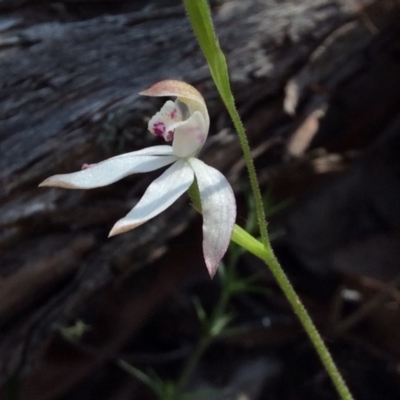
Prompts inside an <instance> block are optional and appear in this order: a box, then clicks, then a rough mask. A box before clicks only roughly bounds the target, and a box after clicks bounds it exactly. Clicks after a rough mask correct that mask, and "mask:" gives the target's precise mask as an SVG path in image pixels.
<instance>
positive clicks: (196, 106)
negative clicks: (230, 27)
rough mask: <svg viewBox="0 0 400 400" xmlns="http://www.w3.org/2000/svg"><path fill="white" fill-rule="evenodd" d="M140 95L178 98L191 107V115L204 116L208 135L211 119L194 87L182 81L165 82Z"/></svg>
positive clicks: (201, 97)
mask: <svg viewBox="0 0 400 400" xmlns="http://www.w3.org/2000/svg"><path fill="white" fill-rule="evenodd" d="M140 94H141V95H144V96H154V97H164V96H176V97H177V98H178V100H180V101H181V102H183V103H185V104H186V105H187V106H188V107H189V110H190V113H191V114H193V113H194V112H195V111H199V112H200V113H201V114H202V115H203V118H204V121H205V126H206V132H207V133H208V129H209V128H210V117H209V115H208V111H207V107H206V104H205V102H204V98H203V96H202V95H201V94H200V92H199V91H198V90H197V89H195V88H194V87H193V86H192V85H189V84H188V83H185V82H181V81H175V80H165V81H161V82H158V83H156V84H154V85H153V86H151V87H150V88H148V89H146V90H144V91H142V92H140Z"/></svg>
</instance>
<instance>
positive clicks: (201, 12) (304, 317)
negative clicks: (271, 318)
mask: <svg viewBox="0 0 400 400" xmlns="http://www.w3.org/2000/svg"><path fill="white" fill-rule="evenodd" d="M184 4H185V8H186V12H187V14H188V17H189V19H190V22H191V24H192V27H193V31H194V33H195V35H196V37H197V40H198V42H199V45H200V47H201V49H202V52H203V54H204V56H205V57H206V60H207V63H208V65H209V67H210V72H211V76H212V78H213V80H214V82H215V85H216V86H217V89H218V92H219V93H220V95H221V98H222V100H223V102H224V104H225V106H226V108H227V110H228V112H229V115H230V117H231V119H232V122H233V124H234V126H235V129H236V131H237V133H238V136H239V141H240V145H241V147H242V150H243V155H244V158H245V161H246V166H247V171H248V175H249V180H250V185H251V189H252V191H253V195H254V200H255V209H256V215H257V221H258V226H259V229H260V235H261V242H262V247H263V249H260V246H259V245H258V244H253V246H252V252H253V253H254V254H256V253H257V254H256V255H257V256H258V257H260V258H261V259H262V260H263V261H264V262H265V263H266V264H267V265H268V267H269V268H270V270H271V272H272V274H273V275H274V277H275V279H276V280H277V282H278V285H279V286H280V288H281V289H282V291H283V293H284V294H285V296H286V297H287V299H288V301H289V302H290V304H291V306H292V307H293V310H294V312H295V314H296V315H297V316H298V318H299V320H300V322H301V324H302V325H303V327H304V329H305V331H306V332H307V334H308V336H309V338H310V340H311V342H312V343H313V345H314V347H315V349H316V351H317V353H318V355H319V357H320V358H321V361H322V363H323V365H324V366H325V369H326V370H327V372H328V374H329V376H330V377H331V379H332V382H333V383H334V385H335V387H336V389H337V391H338V393H339V394H340V396H341V398H342V399H343V400H352V399H353V397H352V395H351V393H350V391H349V389H348V388H347V386H346V383H345V382H344V380H343V378H342V376H341V375H340V372H339V370H338V369H337V367H336V365H335V363H334V361H333V359H332V357H331V355H330V353H329V351H328V349H327V347H326V346H325V344H324V342H323V340H322V338H321V335H320V334H319V333H318V331H317V329H316V327H315V325H314V323H313V322H312V320H311V318H310V316H309V314H308V313H307V311H306V309H305V307H304V306H303V304H302V303H301V301H300V298H299V297H298V295H297V294H296V292H295V290H294V289H293V286H292V285H291V284H290V282H289V280H288V278H287V276H286V274H285V272H284V271H283V269H282V267H281V266H280V264H279V262H278V260H277V259H276V257H275V255H274V253H273V250H272V247H271V243H270V240H269V238H268V230H267V225H266V222H265V212H264V207H263V202H262V196H261V191H260V188H259V185H258V180H257V175H256V170H255V167H254V161H253V158H252V155H251V150H250V146H249V142H248V140H247V136H246V133H245V130H244V127H243V124H242V122H241V120H240V116H239V114H238V112H237V110H236V107H235V100H234V97H233V94H232V90H231V87H230V81H229V74H228V67H227V63H226V60H225V56H224V54H223V52H222V50H221V48H220V45H219V42H218V38H217V36H216V34H215V31H214V26H213V22H212V18H211V12H210V8H209V6H208V3H207V0H184ZM239 233H242V232H239V230H238V229H237V228H236V229H235V232H234V235H233V236H235V234H236V237H235V239H237V240H241V239H243V237H240V235H239ZM242 236H243V235H242ZM249 236H250V235H249ZM253 239H254V238H253ZM254 240H255V239H254ZM245 241H246V242H248V240H247V239H246V240H245ZM237 243H238V242H237Z"/></svg>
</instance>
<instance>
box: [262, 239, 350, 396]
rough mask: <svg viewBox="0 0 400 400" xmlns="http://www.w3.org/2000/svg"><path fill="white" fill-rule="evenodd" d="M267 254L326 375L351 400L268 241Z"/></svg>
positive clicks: (274, 272) (277, 279)
mask: <svg viewBox="0 0 400 400" xmlns="http://www.w3.org/2000/svg"><path fill="white" fill-rule="evenodd" d="M266 250H267V255H266V257H265V258H264V261H265V263H266V264H267V265H268V267H269V269H270V270H271V272H272V274H273V275H274V277H275V279H276V281H277V282H278V284H279V287H280V288H281V289H282V291H283V293H284V294H285V296H286V298H287V299H288V301H289V303H290V304H291V306H292V308H293V310H294V312H295V314H296V315H297V317H298V318H299V320H300V322H301V324H302V325H303V328H304V330H305V331H306V333H307V335H308V337H309V338H310V340H311V342H312V343H313V345H314V348H315V350H316V351H317V353H318V355H319V357H320V359H321V362H322V364H323V365H324V367H325V369H326V371H327V373H328V375H329V376H330V378H331V380H332V382H333V384H334V386H335V388H336V390H337V392H338V393H339V395H340V397H341V398H342V399H343V400H353V396H352V394H351V393H350V390H349V388H348V387H347V385H346V382H345V381H344V379H343V377H342V375H341V374H340V372H339V370H338V368H337V366H336V364H335V362H334V361H333V358H332V356H331V354H330V352H329V350H328V348H327V347H326V345H325V343H324V341H323V340H322V337H321V335H320V334H319V332H318V330H317V328H316V326H315V325H314V322H313V321H312V319H311V317H310V315H309V314H308V312H307V310H306V309H305V307H304V305H303V303H302V302H301V300H300V298H299V296H298V295H297V293H296V292H295V290H294V288H293V286H292V284H291V283H290V281H289V279H288V277H287V275H286V274H285V272H284V271H283V269H282V267H281V266H280V264H279V262H278V260H277V258H276V257H275V254H274V252H273V250H272V247H271V244H270V243H269V242H268V247H267V248H266Z"/></svg>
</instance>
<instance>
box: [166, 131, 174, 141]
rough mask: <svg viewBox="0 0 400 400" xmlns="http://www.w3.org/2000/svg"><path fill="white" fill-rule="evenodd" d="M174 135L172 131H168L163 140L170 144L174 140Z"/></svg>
mask: <svg viewBox="0 0 400 400" xmlns="http://www.w3.org/2000/svg"><path fill="white" fill-rule="evenodd" d="M174 133H175V132H174V131H168V132H167V137H166V138H165V140H166V141H168V142H170V141H171V140H172V139H173V138H174Z"/></svg>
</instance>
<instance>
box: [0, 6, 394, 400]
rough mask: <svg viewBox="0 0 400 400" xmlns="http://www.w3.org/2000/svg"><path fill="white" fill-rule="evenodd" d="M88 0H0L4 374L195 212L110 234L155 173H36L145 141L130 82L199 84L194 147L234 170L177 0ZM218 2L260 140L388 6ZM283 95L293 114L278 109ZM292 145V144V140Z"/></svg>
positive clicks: (147, 109)
mask: <svg viewBox="0 0 400 400" xmlns="http://www.w3.org/2000/svg"><path fill="white" fill-rule="evenodd" d="M89 3H92V2H74V1H64V2H54V3H53V2H51V1H48V2H41V3H37V4H34V5H31V4H30V3H29V2H28V1H23V0H21V1H19V2H7V1H1V2H0V77H1V86H0V123H1V133H0V154H1V158H0V181H1V188H0V196H1V205H0V227H1V232H0V251H1V253H0V256H1V258H2V261H1V265H0V274H1V277H2V280H1V282H0V284H1V291H0V329H1V330H0V381H2V382H4V381H5V380H6V379H7V378H8V377H10V376H12V375H15V374H21V373H26V372H27V371H30V370H31V367H32V365H34V361H35V360H36V359H37V356H38V354H40V353H41V351H42V349H43V347H44V346H45V344H46V343H47V339H48V338H49V336H50V335H51V332H52V331H53V330H54V327H55V326H56V324H57V323H61V322H62V321H65V320H66V319H68V318H69V317H71V316H73V315H74V313H75V312H76V310H77V309H79V308H81V307H82V304H84V302H85V301H86V300H87V299H88V298H91V297H93V296H94V295H95V294H96V293H98V292H99V291H100V290H101V289H102V288H104V287H105V286H107V285H109V284H110V282H112V281H113V280H115V279H116V277H118V276H121V275H124V274H126V273H128V271H130V272H132V271H133V270H137V269H139V268H140V267H142V266H143V265H145V264H146V263H148V262H149V260H153V259H155V258H156V257H159V255H160V253H162V251H160V250H159V249H164V246H165V245H166V244H167V243H168V241H169V240H170V239H171V238H172V237H174V236H176V235H177V234H178V233H179V232H182V231H183V230H184V229H186V227H187V226H188V224H189V222H190V220H191V218H192V217H193V215H194V213H193V212H192V211H191V210H190V207H188V206H187V205H184V201H183V202H181V203H180V204H178V205H175V206H174V207H171V209H170V210H169V211H167V212H165V213H163V215H162V216H160V217H158V218H157V219H155V220H154V221H151V222H149V223H148V224H146V225H144V226H143V227H141V228H140V229H138V230H136V231H133V232H131V233H128V234H126V235H122V236H120V237H116V238H113V239H111V240H109V239H107V232H108V230H109V229H110V228H111V226H112V224H113V223H114V222H115V221H116V220H117V219H118V218H120V217H121V216H123V215H125V213H126V212H127V211H128V210H129V209H130V208H131V207H132V206H133V204H134V203H135V201H136V200H137V199H138V198H139V197H140V195H141V193H143V190H144V188H145V187H146V185H147V184H148V182H149V181H150V178H151V177H149V176H144V177H132V178H128V179H126V180H124V181H123V182H120V183H117V184H114V185H112V186H111V187H107V188H104V189H98V190H93V191H90V192H81V191H77V192H75V191H73V192H72V191H64V190H60V189H39V188H37V185H38V183H40V182H41V181H42V180H43V179H44V178H46V177H48V176H50V175H52V174H54V173H63V172H72V171H75V170H78V169H79V168H80V166H81V165H82V164H83V163H91V162H97V161H99V160H102V159H104V158H107V157H109V156H111V155H114V154H118V153H120V152H122V151H123V152H125V151H132V150H134V149H138V148H141V147H144V146H148V145H150V144H153V143H155V140H154V139H153V138H152V137H151V136H150V135H149V134H147V133H146V132H145V131H146V121H147V119H148V118H149V117H150V116H151V115H152V114H153V113H154V112H155V111H156V110H157V108H158V107H159V105H160V104H161V103H160V102H159V101H155V100H150V99H145V98H140V96H138V94H137V93H138V92H139V91H140V90H142V89H143V88H146V87H147V86H149V85H151V84H153V83H155V82H157V81H159V80H162V79H165V78H176V79H182V80H185V81H187V82H190V83H192V84H194V85H196V86H197V87H198V88H199V90H200V91H201V92H202V93H204V95H205V97H206V99H207V101H208V104H209V106H210V113H211V117H212V121H213V124H212V126H213V128H212V133H213V134H214V136H213V138H212V139H211V140H210V141H209V144H208V145H207V147H206V148H205V151H204V154H203V159H204V160H205V161H206V162H209V163H210V164H212V165H214V166H215V167H217V168H220V169H221V170H223V171H224V172H225V173H227V174H228V175H229V176H230V178H231V180H232V183H233V184H234V185H235V184H236V183H237V181H238V179H239V177H240V173H241V171H243V165H242V163H241V162H237V160H238V158H239V157H240V150H239V147H238V143H237V141H236V139H235V136H234V135H233V134H231V133H230V131H229V130H223V129H222V128H225V127H227V126H229V122H228V120H227V118H226V116H225V114H224V112H223V108H222V106H221V104H220V102H219V100H218V98H217V95H216V92H215V90H214V88H213V85H212V83H211V79H210V76H209V73H208V70H207V67H206V65H205V63H204V60H203V57H202V55H201V53H200V51H199V49H198V47H197V44H196V41H195V39H194V37H193V35H192V32H191V29H190V26H189V24H188V21H187V19H186V17H185V14H184V12H183V9H182V7H181V6H180V5H168V7H166V6H165V5H164V8H162V7H160V6H156V7H154V8H147V9H145V8H143V9H139V10H136V11H132V9H131V8H129V7H128V6H127V5H126V4H125V3H124V2H121V3H124V4H125V8H124V4H121V5H120V6H119V7H120V8H114V9H113V8H112V7H111V6H109V7H108V8H107V7H105V4H107V2H102V5H103V6H104V7H105V8H103V9H101V10H105V11H103V12H100V11H99V10H100V8H99V7H96V6H95V5H93V4H89ZM93 3H96V2H93ZM99 3H101V2H99ZM85 7H86V8H85ZM114 7H116V6H115V5H114ZM113 11H114V12H115V13H113ZM100 14H101V15H100ZM214 15H215V24H216V28H217V32H218V35H219V37H220V41H221V45H222V48H223V49H224V51H225V52H226V56H227V59H228V61H229V66H230V71H231V77H232V83H233V88H234V91H235V94H236V96H237V102H238V104H239V107H240V109H241V111H242V114H243V115H244V117H245V120H246V122H247V128H248V132H249V135H250V139H251V141H252V142H253V143H254V144H256V145H260V147H259V148H261V151H260V155H262V153H263V150H262V144H263V143H264V142H265V140H266V139H271V138H272V137H275V138H276V137H281V136H283V137H285V136H287V135H288V132H291V131H293V130H296V129H297V131H296V132H297V133H298V132H299V129H298V128H299V127H301V126H303V125H304V123H306V122H307V121H310V116H311V117H312V116H315V114H313V112H314V111H315V110H317V109H320V108H321V107H322V108H323V107H324V106H326V104H327V100H328V99H329V97H330V95H331V93H332V92H333V91H334V90H335V89H336V88H337V87H338V86H339V85H341V84H342V83H343V82H345V81H346V80H348V79H351V78H352V77H353V76H354V74H355V73H356V72H358V71H360V70H362V69H363V68H365V67H366V65H367V64H368V55H366V54H367V53H366V52H367V49H371V46H374V45H376V37H377V36H379V35H378V33H379V32H383V31H384V30H385V29H386V28H387V27H388V26H390V24H392V22H393V21H394V19H395V18H396V17H397V15H398V4H397V2H395V1H389V0H387V1H386V0H357V1H356V0H354V1H350V0H338V1H333V0H307V1H306V0H304V1H300V2H299V1H297V0H291V1H285V2H279V1H273V0H263V1H262V0H251V1H250V0H249V1H241V0H238V1H230V2H226V3H224V2H222V3H221V4H215V5H214ZM378 45H379V44H378ZM283 108H285V109H286V112H288V113H292V114H293V113H294V112H295V111H296V110H299V111H298V116H297V117H296V118H294V119H289V118H288V117H287V116H286V115H285V112H284V110H283ZM311 119H312V118H311ZM314 119H315V118H314ZM317 120H318V118H317ZM311 130H312V129H311ZM309 131H310V129H308V130H307V132H309ZM299 135H300V134H299ZM300 136H301V135H300ZM307 143H308V142H307V140H306V145H305V146H307ZM300 147H301V146H300ZM293 149H294V150H293ZM222 150H223V153H222V154H223V156H221V155H220V154H221V152H222ZM288 151H289V153H291V154H292V155H298V152H299V147H298V146H297V147H296V146H294V145H292V147H290V146H289V147H288ZM300 153H301V149H300ZM163 251H165V249H164V250H163ZM182 280H183V278H182ZM118 346H121V340H119V341H117V342H116V344H115V346H114V350H115V349H118ZM71 384H72V383H71ZM47 398H51V395H50V394H49V395H48V397H47Z"/></svg>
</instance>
